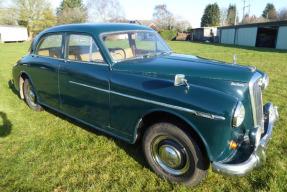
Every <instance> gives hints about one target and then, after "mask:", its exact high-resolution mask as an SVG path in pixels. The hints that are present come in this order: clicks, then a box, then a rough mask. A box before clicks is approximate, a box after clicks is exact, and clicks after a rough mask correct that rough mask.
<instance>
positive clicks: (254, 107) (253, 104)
mask: <svg viewBox="0 0 287 192" xmlns="http://www.w3.org/2000/svg"><path fill="white" fill-rule="evenodd" d="M260 77H261V74H260V73H258V72H256V73H255V74H254V75H253V76H252V78H251V79H250V82H249V95H250V101H251V109H252V115H253V122H254V126H256V125H259V124H258V122H257V114H256V102H255V97H254V93H253V87H254V83H255V82H256V81H257V80H258V79H259V78H260ZM260 125H261V124H260Z"/></svg>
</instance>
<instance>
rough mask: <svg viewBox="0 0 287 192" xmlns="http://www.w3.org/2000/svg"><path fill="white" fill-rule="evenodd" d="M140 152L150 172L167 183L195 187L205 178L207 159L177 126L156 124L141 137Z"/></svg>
mask: <svg viewBox="0 0 287 192" xmlns="http://www.w3.org/2000/svg"><path fill="white" fill-rule="evenodd" d="M143 151H144V154H145V158H146V160H147V162H148V164H149V165H150V167H151V169H152V170H153V171H154V172H155V173H156V174H158V175H159V176H160V177H163V178H166V179H168V180H170V181H174V182H177V183H183V184H185V185H186V186H188V187H190V186H195V185H197V184H199V183H200V182H201V181H202V180H203V179H204V177H205V175H206V174H207V172H208V168H209V164H210V163H209V160H208V158H207V156H206V155H205V153H204V152H203V151H202V150H201V149H200V147H199V146H198V144H197V143H196V141H195V140H194V139H193V138H192V137H191V136H190V135H188V134H187V133H186V132H184V131H183V130H182V129H180V128H179V126H176V125H175V124H172V123H167V122H160V123H156V124H154V125H152V126H150V127H149V128H148V130H147V131H146V132H145V134H144V136H143Z"/></svg>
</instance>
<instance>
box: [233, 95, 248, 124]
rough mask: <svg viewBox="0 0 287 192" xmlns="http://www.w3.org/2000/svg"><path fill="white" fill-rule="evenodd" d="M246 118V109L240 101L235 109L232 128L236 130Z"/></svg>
mask: <svg viewBox="0 0 287 192" xmlns="http://www.w3.org/2000/svg"><path fill="white" fill-rule="evenodd" d="M244 118H245V108H244V105H243V104H242V102H241V101H239V102H238V103H237V105H236V107H235V110H234V114H233V119H232V127H233V128H236V127H239V126H240V125H241V123H242V122H243V120H244Z"/></svg>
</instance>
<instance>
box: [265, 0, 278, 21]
mask: <svg viewBox="0 0 287 192" xmlns="http://www.w3.org/2000/svg"><path fill="white" fill-rule="evenodd" d="M262 17H264V18H265V19H267V20H276V19H277V13H276V10H275V7H274V5H273V3H267V5H266V7H265V9H264V10H263V13H262Z"/></svg>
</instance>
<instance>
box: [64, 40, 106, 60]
mask: <svg viewBox="0 0 287 192" xmlns="http://www.w3.org/2000/svg"><path fill="white" fill-rule="evenodd" d="M67 58H68V59H70V60H76V61H87V62H98V63H99V62H100V63H103V62H104V59H103V57H102V55H101V53H100V51H99V48H98V46H97V45H96V43H95V41H94V40H93V38H92V37H91V36H88V35H69V41H68V49H67Z"/></svg>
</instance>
